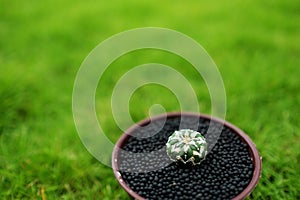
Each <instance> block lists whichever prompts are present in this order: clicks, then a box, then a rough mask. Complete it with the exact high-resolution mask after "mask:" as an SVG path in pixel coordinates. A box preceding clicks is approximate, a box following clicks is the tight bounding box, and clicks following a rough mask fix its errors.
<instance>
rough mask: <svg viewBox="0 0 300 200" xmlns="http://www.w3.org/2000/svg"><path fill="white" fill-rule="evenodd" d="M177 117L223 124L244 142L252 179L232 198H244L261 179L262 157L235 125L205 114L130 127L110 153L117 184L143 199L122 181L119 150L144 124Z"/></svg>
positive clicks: (188, 113)
mask: <svg viewBox="0 0 300 200" xmlns="http://www.w3.org/2000/svg"><path fill="white" fill-rule="evenodd" d="M179 116H187V117H198V118H203V119H209V120H212V121H215V122H218V123H220V124H223V126H226V127H228V128H230V129H231V130H233V132H235V133H236V134H237V135H238V136H239V137H240V139H241V140H242V141H243V142H245V143H246V144H247V145H248V148H249V151H250V154H251V159H252V162H253V164H254V171H253V175H252V179H251V181H250V183H249V184H248V186H247V187H246V188H245V189H244V190H243V191H242V192H241V193H240V194H238V195H237V196H236V197H234V198H233V200H240V199H244V198H246V197H247V196H248V195H249V194H250V193H251V192H252V191H253V190H254V188H255V187H256V186H257V184H258V182H259V179H260V177H261V170H262V157H261V156H260V155H259V152H258V150H257V148H256V146H255V144H254V143H253V142H252V140H251V139H250V137H249V136H248V135H247V134H246V133H244V132H243V131H242V130H241V129H239V128H237V127H236V126H235V125H233V124H231V123H229V122H227V121H225V120H223V119H220V118H217V117H213V116H211V115H207V114H201V113H194V112H168V113H164V114H160V115H156V116H154V117H151V118H146V119H144V120H141V121H140V122H138V123H136V124H134V125H133V126H131V127H130V128H129V129H128V130H126V131H125V132H124V134H123V135H122V136H121V137H120V138H119V140H118V141H117V143H116V144H115V147H114V149H113V153H112V168H113V172H114V175H115V177H116V178H117V180H118V182H119V184H120V185H121V186H122V187H123V188H124V190H125V191H126V192H127V193H128V194H129V195H130V196H131V197H133V198H134V199H139V200H144V199H145V198H143V197H141V196H140V195H138V194H137V193H136V192H135V191H133V190H132V189H131V188H130V187H129V186H128V185H127V184H126V182H125V181H124V180H123V178H122V176H121V174H120V172H119V163H118V154H119V149H120V148H121V147H122V146H123V145H124V144H125V143H126V142H127V140H128V138H129V137H130V136H131V132H132V131H133V130H135V129H136V128H138V127H139V126H143V125H145V124H148V123H149V122H150V121H155V120H159V119H162V118H172V117H179Z"/></svg>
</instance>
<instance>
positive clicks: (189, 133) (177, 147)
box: [166, 129, 207, 165]
mask: <svg viewBox="0 0 300 200" xmlns="http://www.w3.org/2000/svg"><path fill="white" fill-rule="evenodd" d="M166 146H167V148H166V150H167V154H168V155H169V157H170V159H171V160H173V161H180V162H182V163H184V164H187V163H188V162H191V163H192V164H193V165H197V164H200V163H201V162H202V161H203V160H204V159H205V156H206V154H207V143H206V140H205V138H204V137H203V136H202V135H201V133H199V132H197V131H194V130H190V129H181V130H179V131H175V132H174V133H173V134H172V135H171V136H170V137H169V139H168V142H167V144H166Z"/></svg>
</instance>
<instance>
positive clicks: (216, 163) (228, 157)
mask: <svg viewBox="0 0 300 200" xmlns="http://www.w3.org/2000/svg"><path fill="white" fill-rule="evenodd" d="M112 166H113V170H114V174H115V176H116V178H117V180H118V182H119V183H120V184H121V186H122V187H123V188H124V189H125V190H126V192H127V193H128V194H129V195H130V196H131V197H132V198H134V199H141V200H142V199H244V198H245V197H247V196H248V195H249V194H250V193H251V191H252V190H253V189H254V188H255V186H256V185H257V183H258V180H259V178H260V174H261V157H260V156H259V153H258V151H257V149H256V147H255V145H254V143H253V142H252V141H251V139H250V138H249V137H248V136H247V135H246V134H245V133H244V132H243V131H241V130H240V129H238V128H237V127H235V126H234V125H232V124H230V123H228V122H226V121H223V120H220V119H217V118H214V117H211V116H208V115H203V114H195V113H180V112H178V113H167V114H163V115H159V116H157V117H154V118H151V119H150V118H149V119H145V120H143V121H141V122H139V123H137V124H136V125H133V126H132V127H131V128H129V129H128V130H127V131H126V132H125V133H124V134H123V135H122V136H121V138H120V139H119V140H118V142H117V144H116V146H115V149H114V151H113V155H112Z"/></svg>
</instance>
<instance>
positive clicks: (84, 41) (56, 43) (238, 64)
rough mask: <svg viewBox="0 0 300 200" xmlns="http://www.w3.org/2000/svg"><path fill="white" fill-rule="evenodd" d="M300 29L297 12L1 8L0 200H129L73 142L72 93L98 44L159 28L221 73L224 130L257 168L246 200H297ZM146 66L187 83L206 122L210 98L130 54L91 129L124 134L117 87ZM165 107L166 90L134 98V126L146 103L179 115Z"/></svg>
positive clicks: (2, 3) (10, 3) (163, 58)
mask: <svg viewBox="0 0 300 200" xmlns="http://www.w3.org/2000/svg"><path fill="white" fill-rule="evenodd" d="M103 2H104V1H103ZM299 24H300V3H299V1H297V0H287V1H279V0H278V1H258V0H254V1H253V0H252V1H250V0H246V1H242V0H233V1H217V0H213V1H184V2H183V1H157V0H155V1H137V0H136V1H133V0H130V1H121V0H117V1H111V2H110V1H107V2H106V3H100V2H98V3H96V2H95V1H91V0H88V1H81V2H79V1H70V0H66V1H49V0H45V1H33V2H28V1H24V0H20V1H16V0H15V1H14V0H0V198H1V199H42V198H43V197H46V198H47V199H82V198H84V199H126V198H128V197H127V195H126V193H125V192H124V191H123V190H122V189H121V187H120V186H119V185H118V183H117V181H116V180H115V178H114V176H113V173H112V170H111V169H110V168H108V167H105V166H103V165H102V164H100V163H99V162H98V161H97V160H95V159H94V158H93V157H92V156H91V155H89V153H88V152H87V151H86V149H85V148H84V147H83V145H82V143H81V141H80V139H79V137H78V135H77V132H76V130H75V126H74V123H73V118H72V109H71V104H72V88H73V82H74V79H75V76H76V72H77V70H78V69H79V67H80V64H81V62H82V61H83V59H84V58H85V57H86V56H87V54H88V53H89V52H90V51H91V50H92V49H93V48H94V47H95V46H96V45H97V44H98V43H99V42H101V41H103V40H105V39H106V38H108V37H109V36H111V35H113V34H116V33H119V32H121V31H124V30H128V29H131V28H137V27H145V26H158V27H166V28H171V29H175V30H177V31H180V32H183V33H185V34H187V35H189V36H190V37H192V38H194V39H195V40H196V41H198V42H199V43H201V44H202V45H203V46H204V47H205V48H206V50H207V51H208V52H209V54H210V55H211V57H212V58H213V59H214V61H215V62H216V64H217V66H218V67H219V70H220V72H221V74H222V77H223V81H224V83H225V87H226V93H227V116H226V119H227V120H228V121H230V122H232V123H234V124H236V125H237V126H239V127H240V128H241V129H243V130H244V131H245V132H246V133H248V134H249V136H250V137H251V138H252V140H253V141H254V142H255V143H256V145H257V148H258V149H259V151H260V154H261V156H262V157H263V171H262V178H261V180H260V183H259V185H258V187H257V188H256V189H255V190H254V192H253V193H252V195H251V196H250V197H249V199H300V189H299V188H300V181H299V180H300V173H299V167H300V143H299V141H300V127H299V121H300V115H299V114H300V113H299V111H300V110H299V105H300V82H299V75H300V68H299V66H300V57H299V55H300V37H299V35H300V26H299ZM147 62H158V63H163V64H167V65H169V66H172V67H174V68H175V69H177V70H178V71H180V72H181V73H182V74H184V75H185V76H187V77H188V78H189V80H190V82H191V84H192V85H193V87H194V89H195V91H196V93H197V95H198V98H199V104H200V106H201V111H202V112H205V113H210V98H209V93H208V92H207V88H206V86H205V84H204V83H203V80H202V79H201V77H199V76H197V75H195V73H194V71H193V69H192V68H191V66H190V65H189V64H188V63H187V62H186V61H185V60H183V59H181V58H178V57H176V56H175V55H172V54H168V53H166V52H160V51H155V50H144V51H140V52H133V53H130V54H128V55H125V56H123V57H121V58H119V59H118V60H117V61H115V62H114V63H113V64H112V66H111V68H110V70H108V71H107V72H106V76H105V77H104V79H103V80H101V81H102V82H101V83H102V84H103V87H102V88H101V89H102V90H101V91H100V90H99V91H98V92H97V98H96V106H97V111H98V113H97V114H98V117H99V119H101V123H104V130H106V131H109V132H110V133H111V134H110V135H109V137H110V138H111V139H112V140H113V141H114V142H115V141H116V140H117V139H118V137H120V135H121V134H122V132H121V131H120V130H119V129H118V127H117V126H116V124H115V122H114V120H113V118H112V115H111V114H109V113H111V110H110V107H109V105H110V95H111V92H112V89H113V84H114V83H115V82H116V81H117V80H118V78H119V77H120V76H121V75H122V74H123V73H124V72H126V71H127V70H128V69H130V68H131V67H133V66H136V65H138V64H142V63H147ZM112 75H113V78H111V77H112ZM158 94H159V95H160V97H159V98H157V96H158ZM145 97H147V98H145ZM141 98H143V101H141V100H140V99H141ZM173 98H174V96H173V94H172V93H170V92H169V91H168V90H167V89H165V88H161V87H158V86H155V85H154V86H147V87H144V88H141V89H139V90H138V91H137V92H136V93H135V94H134V96H133V97H132V99H131V108H130V110H131V114H132V116H133V118H134V120H137V121H138V120H141V119H143V118H145V117H147V116H148V108H149V107H150V106H151V105H152V104H154V103H161V104H162V105H164V106H165V108H166V110H168V111H172V110H178V109H179V106H178V102H177V101H173V100H171V101H170V102H171V103H169V100H170V99H173ZM107 113H108V114H107ZM43 191H44V192H43Z"/></svg>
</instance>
